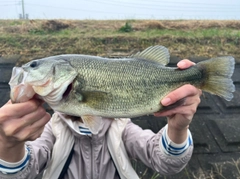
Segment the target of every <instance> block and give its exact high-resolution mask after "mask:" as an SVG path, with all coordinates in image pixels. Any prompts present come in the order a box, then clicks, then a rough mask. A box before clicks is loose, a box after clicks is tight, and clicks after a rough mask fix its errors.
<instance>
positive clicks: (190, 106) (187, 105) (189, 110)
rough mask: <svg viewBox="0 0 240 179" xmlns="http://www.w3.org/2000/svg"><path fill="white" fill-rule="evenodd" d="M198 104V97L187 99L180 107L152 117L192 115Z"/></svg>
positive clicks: (199, 100)
mask: <svg viewBox="0 0 240 179" xmlns="http://www.w3.org/2000/svg"><path fill="white" fill-rule="evenodd" d="M200 102H201V99H200V97H199V95H196V96H192V97H188V98H187V100H185V102H184V103H183V105H182V106H179V107H176V108H174V109H171V110H168V111H163V112H158V113H154V116H172V115H174V114H182V115H187V114H194V113H195V112H196V110H197V107H198V105H199V103H200Z"/></svg>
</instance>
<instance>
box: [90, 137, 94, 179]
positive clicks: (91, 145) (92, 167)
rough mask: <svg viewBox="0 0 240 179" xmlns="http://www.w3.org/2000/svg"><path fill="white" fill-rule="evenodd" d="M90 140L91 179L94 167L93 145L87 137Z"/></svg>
mask: <svg viewBox="0 0 240 179" xmlns="http://www.w3.org/2000/svg"><path fill="white" fill-rule="evenodd" d="M89 138H90V147H91V179H93V175H94V174H93V169H94V166H93V156H94V155H93V151H94V150H93V143H92V137H89Z"/></svg>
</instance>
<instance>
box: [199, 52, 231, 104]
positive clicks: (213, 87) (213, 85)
mask: <svg viewBox="0 0 240 179" xmlns="http://www.w3.org/2000/svg"><path fill="white" fill-rule="evenodd" d="M234 65H235V60H234V58H233V57H231V56H226V57H216V58H212V59H210V60H206V61H202V62H199V63H198V64H197V67H199V68H200V69H202V70H203V71H204V73H203V74H204V82H203V83H202V86H201V87H200V88H201V89H202V90H204V91H207V92H209V93H212V94H215V95H218V96H220V97H223V98H224V99H226V100H227V101H230V100H231V99H232V98H233V92H234V91H235V86H234V84H233V81H232V79H231V76H232V74H233V71H234Z"/></svg>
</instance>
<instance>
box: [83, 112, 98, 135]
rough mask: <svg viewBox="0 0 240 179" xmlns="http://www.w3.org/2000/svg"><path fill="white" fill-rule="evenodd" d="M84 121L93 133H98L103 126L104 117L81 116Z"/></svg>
mask: <svg viewBox="0 0 240 179" xmlns="http://www.w3.org/2000/svg"><path fill="white" fill-rule="evenodd" d="M81 118H82V120H83V123H84V124H85V125H86V127H88V128H89V130H90V131H91V132H92V133H93V134H98V132H99V130H100V128H101V126H102V117H100V116H90V115H89V116H87V115H85V116H81Z"/></svg>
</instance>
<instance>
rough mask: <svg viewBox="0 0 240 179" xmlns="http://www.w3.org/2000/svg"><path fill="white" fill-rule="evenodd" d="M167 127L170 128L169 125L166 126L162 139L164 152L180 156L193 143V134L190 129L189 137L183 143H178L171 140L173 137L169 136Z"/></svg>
mask: <svg viewBox="0 0 240 179" xmlns="http://www.w3.org/2000/svg"><path fill="white" fill-rule="evenodd" d="M167 129H168V125H166V126H165V128H164V131H163V135H162V139H161V144H162V147H163V149H164V152H165V153H166V154H167V155H173V156H179V155H181V154H183V153H184V152H185V151H186V150H187V149H188V147H189V146H190V145H191V144H192V136H191V133H190V131H189V130H188V137H187V139H186V140H185V141H184V142H183V143H181V144H176V143H174V142H173V141H171V139H170V138H169V137H168V135H167Z"/></svg>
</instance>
